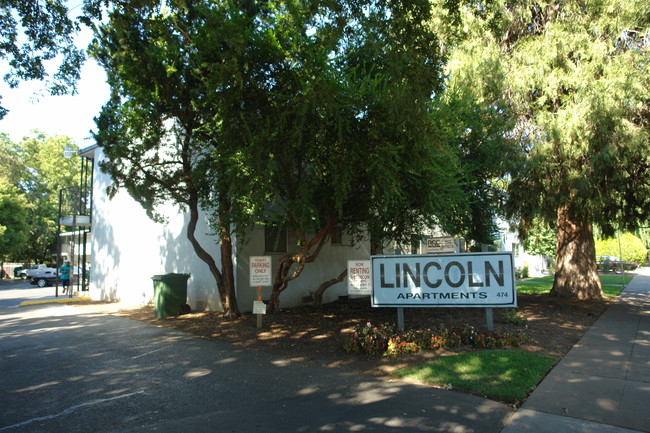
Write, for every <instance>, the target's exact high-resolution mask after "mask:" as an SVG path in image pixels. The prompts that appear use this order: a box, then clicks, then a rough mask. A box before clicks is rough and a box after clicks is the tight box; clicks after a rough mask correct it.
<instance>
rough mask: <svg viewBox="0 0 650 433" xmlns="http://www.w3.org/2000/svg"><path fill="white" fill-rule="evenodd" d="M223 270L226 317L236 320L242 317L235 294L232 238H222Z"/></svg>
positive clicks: (224, 236)
mask: <svg viewBox="0 0 650 433" xmlns="http://www.w3.org/2000/svg"><path fill="white" fill-rule="evenodd" d="M221 269H222V271H223V282H224V286H225V287H224V289H225V290H224V291H225V293H224V299H225V302H224V304H223V310H224V315H225V316H226V317H228V318H230V319H236V318H237V317H239V316H240V315H241V313H240V312H239V306H238V305H237V294H236V292H235V276H234V271H233V261H232V239H231V238H230V236H226V235H223V236H222V237H221Z"/></svg>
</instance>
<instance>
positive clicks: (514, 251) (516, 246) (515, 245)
mask: <svg viewBox="0 0 650 433" xmlns="http://www.w3.org/2000/svg"><path fill="white" fill-rule="evenodd" d="M512 254H513V255H515V256H518V255H519V244H518V243H516V242H513V243H512Z"/></svg>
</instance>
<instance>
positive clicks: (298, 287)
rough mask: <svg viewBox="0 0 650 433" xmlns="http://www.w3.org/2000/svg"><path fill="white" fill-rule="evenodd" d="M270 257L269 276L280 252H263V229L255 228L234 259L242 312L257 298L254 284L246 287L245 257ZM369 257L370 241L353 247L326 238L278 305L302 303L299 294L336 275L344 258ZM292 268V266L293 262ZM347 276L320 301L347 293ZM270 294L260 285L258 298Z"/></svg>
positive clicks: (311, 289)
mask: <svg viewBox="0 0 650 433" xmlns="http://www.w3.org/2000/svg"><path fill="white" fill-rule="evenodd" d="M344 239H345V236H344ZM250 256H271V263H272V269H273V278H275V275H276V270H277V266H278V262H279V259H280V257H282V253H268V252H265V251H264V230H263V229H256V230H254V231H253V233H252V235H251V239H250V241H249V242H248V243H247V244H246V245H245V246H244V247H243V248H242V249H241V251H240V254H239V256H238V258H237V280H236V281H237V283H236V284H237V296H238V298H237V300H238V302H239V308H240V309H241V311H242V312H250V311H251V310H252V309H253V301H254V300H255V299H257V287H250V281H249V274H248V272H249V270H248V269H249V259H248V258H249V257H250ZM355 259H357V260H358V259H365V260H368V259H370V242H369V241H362V242H359V243H358V244H356V245H354V246H345V245H331V242H329V241H328V243H327V244H326V245H324V246H323V249H322V250H321V252H320V254H319V256H318V258H317V259H316V260H314V262H312V263H309V264H307V265H306V266H305V270H304V271H303V272H302V274H301V275H300V276H299V277H298V278H296V279H295V280H292V281H291V282H290V283H289V286H288V287H287V289H286V290H285V291H284V292H282V294H281V295H280V307H281V308H288V307H294V306H298V305H303V304H304V302H303V297H305V296H309V295H310V294H311V293H313V292H315V291H316V289H318V287H319V286H320V285H321V284H322V283H323V282H325V281H327V280H330V279H332V278H335V277H337V276H338V275H339V274H340V273H341V272H342V271H343V270H345V269H346V268H347V263H348V260H355ZM294 268H295V265H294ZM347 290H348V286H347V279H344V280H343V281H341V282H340V283H337V284H335V285H333V286H331V287H329V288H328V289H327V290H326V291H325V294H324V296H323V303H327V302H333V301H336V300H337V299H338V297H339V296H347ZM270 297H271V287H263V288H262V298H263V299H264V300H268V299H269V298H270Z"/></svg>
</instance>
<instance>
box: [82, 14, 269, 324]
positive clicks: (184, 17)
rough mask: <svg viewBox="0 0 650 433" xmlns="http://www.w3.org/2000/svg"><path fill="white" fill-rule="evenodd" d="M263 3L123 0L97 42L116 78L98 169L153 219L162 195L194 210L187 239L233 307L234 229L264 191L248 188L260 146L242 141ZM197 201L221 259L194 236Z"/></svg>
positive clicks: (101, 123) (111, 78) (231, 310)
mask: <svg viewBox="0 0 650 433" xmlns="http://www.w3.org/2000/svg"><path fill="white" fill-rule="evenodd" d="M258 13H260V9H259V7H258V6H257V5H256V4H254V3H251V2H224V3H219V2H216V3H215V2H209V1H206V2H195V1H177V2H169V3H168V4H167V5H162V6H161V4H160V2H158V1H150V2H148V1H144V2H139V3H138V4H137V5H133V6H129V5H124V6H123V7H117V8H115V9H114V10H113V11H112V12H111V13H110V14H109V17H108V21H107V22H106V23H105V24H104V25H102V26H101V28H100V29H99V33H98V35H97V38H96V40H95V42H94V47H93V48H92V54H93V55H94V56H95V57H96V58H97V59H98V61H99V62H100V64H101V65H102V66H103V67H104V68H105V69H106V72H107V76H108V82H109V84H110V85H111V101H110V102H109V103H108V104H106V105H105V107H104V108H103V110H102V113H101V115H100V117H99V118H98V120H97V125H98V133H97V136H96V138H97V141H98V143H99V144H100V145H101V146H102V147H103V149H104V152H105V153H106V156H107V158H106V160H105V161H104V162H103V164H101V167H102V169H103V170H105V171H106V172H107V173H109V174H110V175H111V177H112V178H113V180H114V182H115V184H114V187H122V188H125V189H126V190H127V191H128V193H129V194H130V195H131V196H133V197H134V198H135V199H136V200H137V201H138V202H139V203H140V204H141V205H142V206H143V207H144V208H145V209H146V210H147V212H148V214H149V215H150V216H151V217H152V218H154V219H156V220H158V219H160V215H159V214H158V213H157V208H158V206H159V205H161V204H163V203H170V202H171V203H174V204H176V205H178V206H179V208H180V209H183V210H187V211H188V212H189V220H188V223H187V237H188V240H189V241H190V243H191V244H192V246H193V248H194V250H195V252H196V254H197V256H198V257H199V258H200V259H201V260H203V261H204V262H205V263H206V264H207V266H208V267H209V269H210V271H211V273H212V275H213V276H214V279H215V282H216V285H217V288H218V292H219V295H220V298H221V303H222V307H223V309H224V314H226V315H227V316H229V317H236V316H238V315H239V309H238V305H237V298H236V291H235V282H234V271H233V262H232V254H233V242H234V237H235V236H234V235H235V234H237V233H243V232H244V231H245V230H246V229H248V227H249V226H250V224H251V222H252V219H251V218H252V215H253V214H254V213H255V208H256V206H255V204H254V203H256V202H258V201H261V202H264V201H265V200H264V195H263V192H261V191H253V190H252V189H251V181H250V179H249V178H250V176H249V175H248V173H249V171H250V170H248V166H249V163H248V161H249V159H250V158H252V157H253V156H254V155H253V154H252V153H251V152H246V151H245V150H246V149H247V146H249V144H250V142H251V141H252V140H254V138H249V136H251V134H250V131H249V130H248V127H247V124H246V122H244V121H242V115H241V112H242V111H243V110H247V109H248V105H254V104H255V100H256V95H255V94H256V92H258V91H259V87H258V86H257V85H255V83H254V82H250V81H249V80H254V79H255V77H254V74H253V75H251V74H248V73H247V71H249V70H251V71H253V73H260V74H261V75H263V72H264V71H263V70H261V69H260V68H259V66H258V65H257V62H259V61H260V60H259V56H260V55H264V53H266V50H265V47H264V31H263V29H260V28H259V27H258V24H257V22H256V17H257V14H258ZM257 38H261V40H260V41H257V42H255V41H256V39H257ZM251 137H253V136H251ZM201 210H203V211H205V212H206V213H207V215H209V216H210V217H211V220H212V227H213V228H214V232H215V233H214V234H215V235H216V236H217V237H218V239H219V244H220V250H221V263H220V264H219V263H217V261H216V260H215V259H214V257H212V255H211V254H210V253H209V252H208V250H207V249H206V248H205V247H204V246H203V245H201V244H200V243H199V241H198V239H197V238H196V233H195V232H196V227H197V224H198V222H199V218H200V216H201V212H200V211H201Z"/></svg>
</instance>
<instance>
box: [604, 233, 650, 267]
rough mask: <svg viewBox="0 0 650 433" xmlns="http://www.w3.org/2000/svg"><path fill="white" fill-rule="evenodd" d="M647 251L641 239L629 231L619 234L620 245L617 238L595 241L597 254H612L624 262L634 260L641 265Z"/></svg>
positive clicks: (644, 260)
mask: <svg viewBox="0 0 650 433" xmlns="http://www.w3.org/2000/svg"><path fill="white" fill-rule="evenodd" d="M647 253H648V251H647V250H646V248H645V245H644V244H643V241H642V240H641V239H639V238H637V237H636V236H634V235H633V234H631V233H623V234H622V235H621V237H620V246H619V239H618V238H609V239H601V240H598V241H596V255H597V256H614V257H619V258H620V259H621V260H623V261H626V262H636V263H638V264H639V265H643V264H644V263H645V262H646V256H647Z"/></svg>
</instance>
